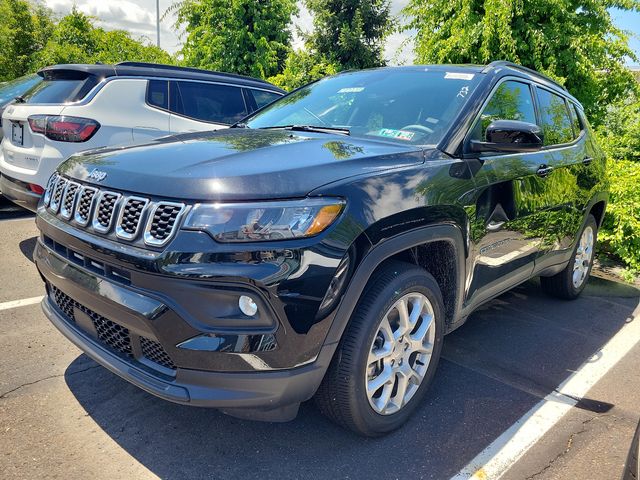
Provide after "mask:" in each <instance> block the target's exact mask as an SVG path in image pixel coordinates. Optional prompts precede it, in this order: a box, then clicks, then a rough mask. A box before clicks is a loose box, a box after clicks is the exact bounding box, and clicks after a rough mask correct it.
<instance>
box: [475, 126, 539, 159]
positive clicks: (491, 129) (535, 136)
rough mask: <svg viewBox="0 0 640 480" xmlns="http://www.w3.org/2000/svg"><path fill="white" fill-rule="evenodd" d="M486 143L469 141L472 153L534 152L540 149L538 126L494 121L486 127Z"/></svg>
mask: <svg viewBox="0 0 640 480" xmlns="http://www.w3.org/2000/svg"><path fill="white" fill-rule="evenodd" d="M486 137H487V141H486V142H481V141H479V140H471V143H470V147H471V151H473V152H509V153H518V152H535V151H538V150H540V149H541V148H542V144H543V142H542V138H543V135H542V130H541V129H540V127H539V126H538V125H535V124H533V123H528V122H521V121H519V120H494V121H493V122H491V123H490V124H489V126H488V127H487V134H486Z"/></svg>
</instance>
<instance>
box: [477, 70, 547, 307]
mask: <svg viewBox="0 0 640 480" xmlns="http://www.w3.org/2000/svg"><path fill="white" fill-rule="evenodd" d="M498 119H499V120H520V121H526V122H529V123H536V114H535V108H534V102H533V93H532V90H531V86H530V85H529V84H528V83H524V82H520V81H515V80H507V81H504V82H503V83H501V84H500V85H499V86H498V87H497V88H496V89H495V91H494V93H493V94H492V96H491V99H490V100H489V101H488V102H487V104H486V106H485V107H484V108H483V110H482V113H481V114H480V116H479V118H478V119H477V120H476V123H475V124H474V126H473V128H472V129H471V133H470V139H475V140H485V131H486V128H487V126H488V125H489V124H490V123H491V122H492V121H493V120H498ZM551 159H552V154H551V153H549V152H545V151H541V152H533V153H523V154H508V155H503V154H486V155H482V156H480V158H479V159H478V160H477V161H478V168H476V169H475V170H476V185H477V186H478V191H477V197H476V208H475V212H472V215H470V218H471V221H472V225H471V237H472V241H473V245H472V252H471V255H472V257H473V265H472V266H471V275H470V277H469V278H468V279H467V298H468V300H469V301H471V300H472V299H473V300H472V301H474V302H475V301H482V300H483V299H485V298H489V297H492V296H494V295H496V294H498V293H500V292H501V291H503V290H506V289H507V288H509V287H511V286H513V285H515V284H517V283H519V282H521V281H523V280H526V279H527V278H528V277H529V276H530V275H531V273H532V272H533V268H534V261H535V258H536V257H537V255H538V252H539V248H540V245H541V243H542V241H543V238H544V230H545V226H546V225H545V215H544V211H545V210H547V209H548V208H549V203H548V198H547V196H546V184H545V180H546V179H545V178H544V177H542V176H540V175H539V173H538V170H539V169H540V167H541V166H545V165H547V164H548V163H549V162H550V161H551Z"/></svg>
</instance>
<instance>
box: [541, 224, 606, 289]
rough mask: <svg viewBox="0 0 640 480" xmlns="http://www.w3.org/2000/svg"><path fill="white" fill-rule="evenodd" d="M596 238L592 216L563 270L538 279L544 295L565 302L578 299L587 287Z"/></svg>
mask: <svg viewBox="0 0 640 480" xmlns="http://www.w3.org/2000/svg"><path fill="white" fill-rule="evenodd" d="M597 236H598V223H597V222H596V219H595V218H594V216H593V215H589V216H588V217H587V221H586V222H585V224H584V227H582V231H581V232H580V237H579V238H578V243H577V244H576V248H575V250H574V251H573V255H572V257H571V260H569V263H568V264H567V266H566V267H565V269H564V270H562V271H561V272H559V273H557V274H555V275H553V276H552V277H540V283H541V285H542V289H543V290H544V291H545V292H546V293H548V294H549V295H552V296H554V297H558V298H563V299H566V300H573V299H575V298H578V296H579V295H580V293H581V292H582V290H584V287H585V286H586V285H587V281H588V280H589V274H590V273H591V268H592V267H593V260H594V250H595V246H596V241H597Z"/></svg>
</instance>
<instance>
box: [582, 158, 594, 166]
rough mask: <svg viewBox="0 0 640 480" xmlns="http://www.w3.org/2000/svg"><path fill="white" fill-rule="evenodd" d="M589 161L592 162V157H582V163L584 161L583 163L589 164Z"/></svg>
mask: <svg viewBox="0 0 640 480" xmlns="http://www.w3.org/2000/svg"><path fill="white" fill-rule="evenodd" d="M591 162H593V158H591V157H584V158H583V159H582V163H584V164H585V165H589V164H590V163H591Z"/></svg>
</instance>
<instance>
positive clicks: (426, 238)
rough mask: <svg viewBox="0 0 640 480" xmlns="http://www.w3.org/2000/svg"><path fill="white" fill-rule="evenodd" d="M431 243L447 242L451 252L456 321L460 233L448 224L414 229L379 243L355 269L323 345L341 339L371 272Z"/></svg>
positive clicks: (459, 298) (459, 303)
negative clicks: (400, 254)
mask: <svg viewBox="0 0 640 480" xmlns="http://www.w3.org/2000/svg"><path fill="white" fill-rule="evenodd" d="M435 241H446V242H449V243H451V245H452V246H453V248H454V251H455V257H456V258H455V263H456V294H455V299H456V300H455V308H454V314H453V319H452V320H453V322H452V323H455V320H456V319H457V317H458V315H459V312H460V311H461V309H462V302H463V296H462V292H463V291H464V289H463V285H464V275H465V254H464V252H465V248H464V240H463V235H462V232H461V231H460V228H458V227H457V226H456V225H452V224H441V225H431V226H427V227H423V228H417V229H414V230H411V231H408V232H405V233H402V234H399V235H396V236H394V237H392V238H388V239H386V240H383V241H381V242H380V243H379V244H377V245H376V246H375V247H373V248H372V249H371V250H370V251H369V252H368V253H367V254H366V255H365V257H364V258H363V259H362V261H361V262H360V263H359V265H358V266H357V268H356V270H355V272H354V273H353V276H352V277H351V281H350V282H349V284H348V286H347V289H346V291H345V293H344V295H343V297H342V301H341V302H340V305H339V306H338V309H337V311H336V314H335V317H334V320H333V323H332V325H331V327H330V328H329V332H328V334H327V337H326V340H325V345H328V344H337V343H338V342H339V341H340V338H341V337H342V333H343V332H344V330H345V328H346V327H347V325H348V323H349V319H350V318H351V315H352V314H353V311H354V310H355V308H356V305H357V304H358V300H359V299H360V297H361V295H362V293H363V291H364V289H365V287H366V285H367V283H368V282H369V280H370V278H371V276H372V275H373V272H375V270H376V269H377V268H378V267H379V266H380V265H381V264H382V263H383V262H384V261H385V260H387V259H389V258H391V257H392V256H393V255H395V254H397V253H399V252H402V251H404V250H407V249H409V248H412V247H416V246H418V245H423V244H426V243H430V242H435Z"/></svg>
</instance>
